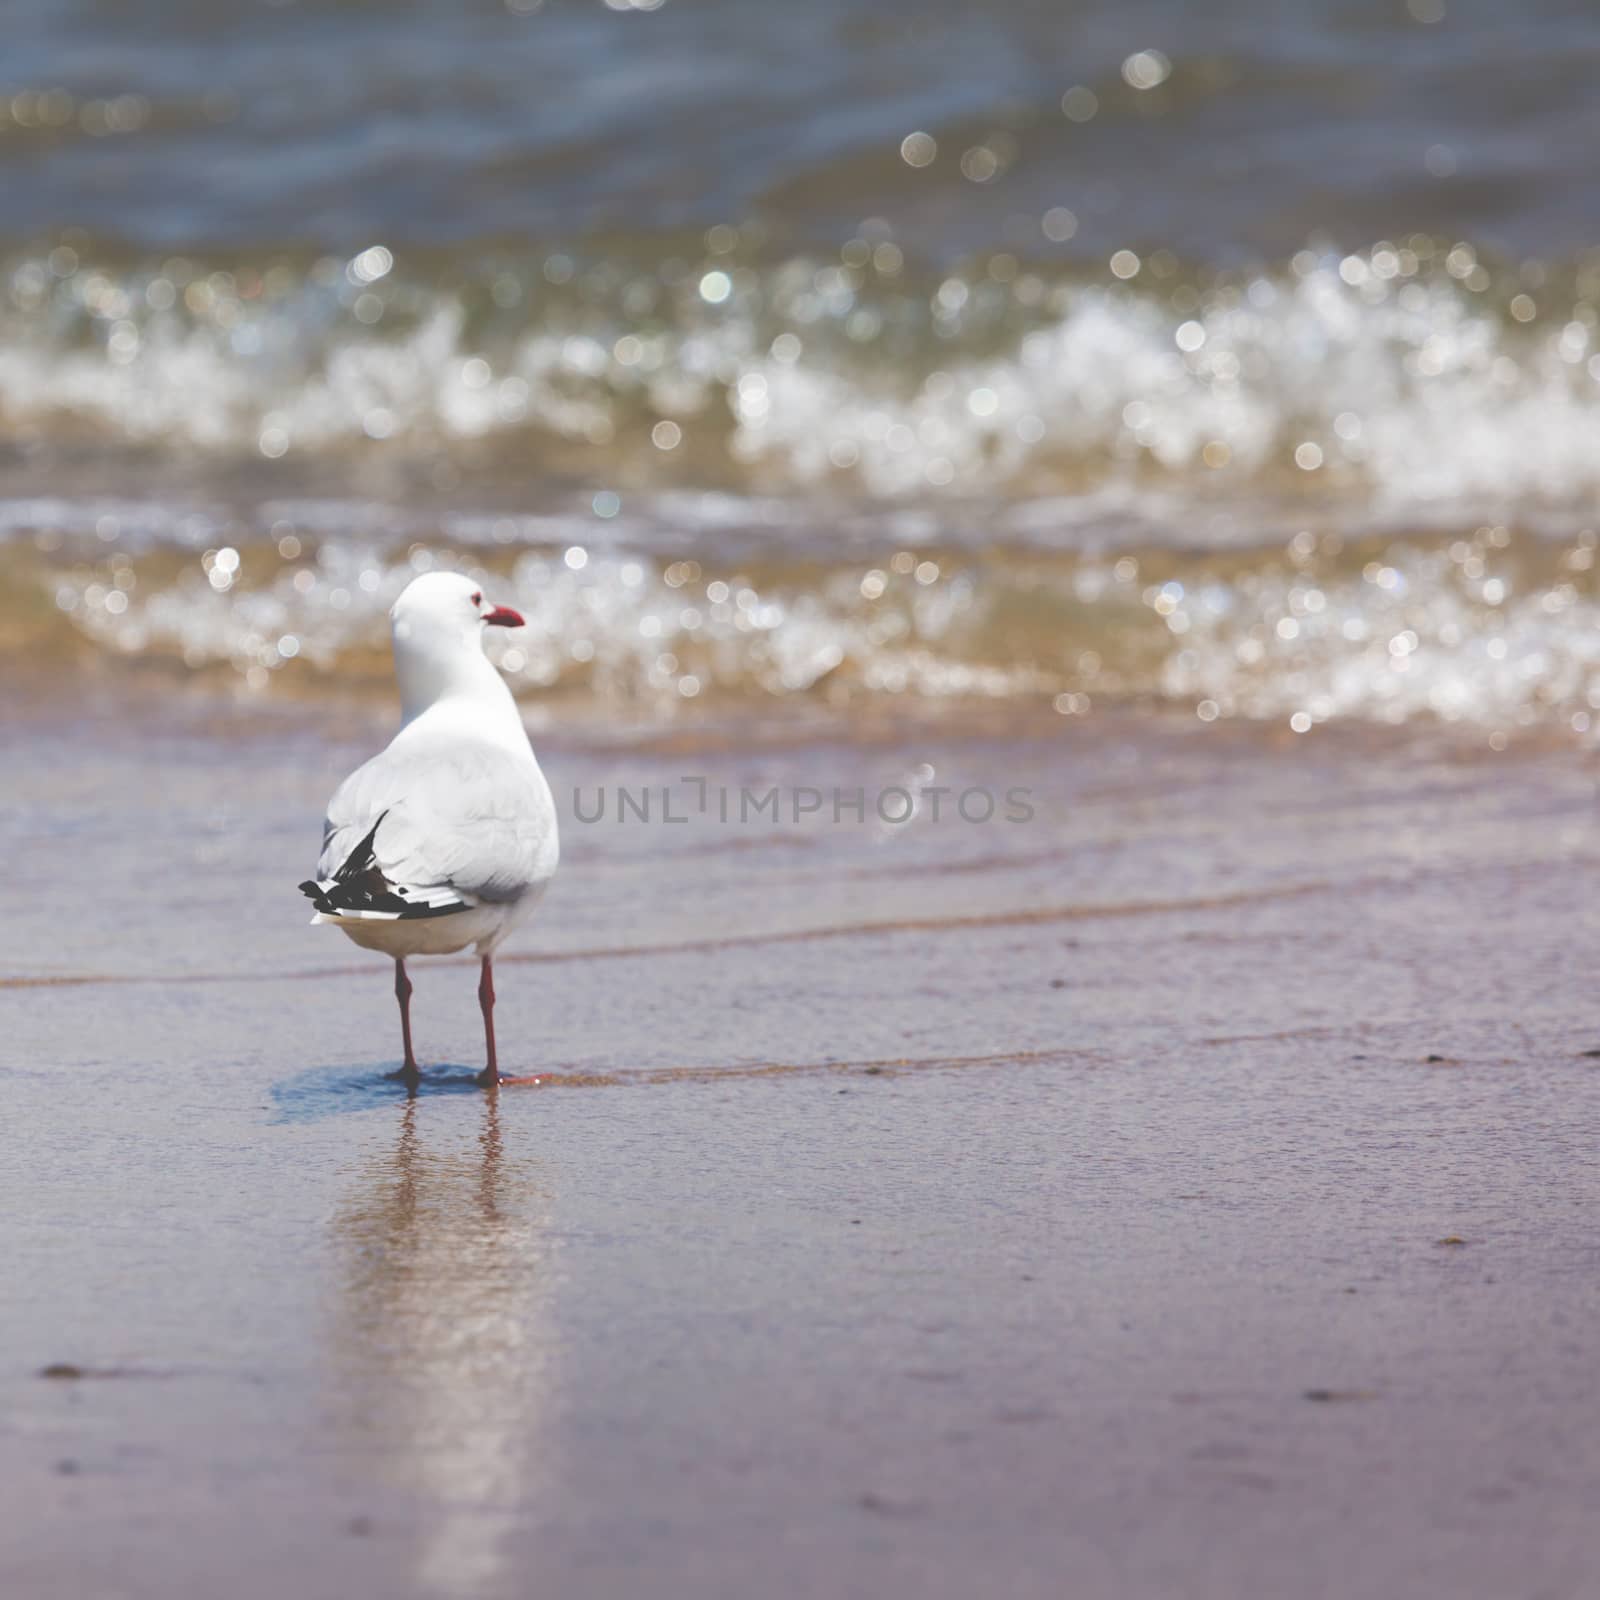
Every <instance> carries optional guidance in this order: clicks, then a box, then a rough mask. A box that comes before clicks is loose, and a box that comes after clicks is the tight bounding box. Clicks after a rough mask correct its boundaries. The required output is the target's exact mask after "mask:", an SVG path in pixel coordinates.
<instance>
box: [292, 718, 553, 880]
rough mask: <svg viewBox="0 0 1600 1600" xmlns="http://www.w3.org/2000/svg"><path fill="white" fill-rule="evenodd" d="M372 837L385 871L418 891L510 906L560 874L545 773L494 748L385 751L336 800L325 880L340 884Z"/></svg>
mask: <svg viewBox="0 0 1600 1600" xmlns="http://www.w3.org/2000/svg"><path fill="white" fill-rule="evenodd" d="M369 833H371V835H372V841H371V850H372V855H373V858H374V861H375V864H376V865H377V867H378V869H379V870H380V871H381V872H382V874H383V876H384V877H385V878H386V879H387V880H388V881H389V883H390V884H393V885H396V886H397V887H403V888H405V889H407V890H409V891H412V892H418V891H420V892H423V893H430V892H433V893H430V898H432V899H434V900H436V901H437V900H438V899H439V896H438V894H437V893H436V891H441V890H444V889H450V890H454V891H455V892H456V894H457V895H459V896H461V897H462V899H463V901H464V902H465V903H466V904H480V903H483V902H486V901H487V902H490V903H496V904H502V903H505V902H507V901H512V900H516V899H519V898H520V897H521V896H522V894H523V893H524V892H525V891H526V890H528V889H529V888H531V887H533V886H534V885H535V884H540V883H543V882H544V881H545V879H547V878H548V877H549V876H550V874H551V872H553V871H554V869H555V856H556V829H555V807H554V804H553V803H552V801H551V798H550V790H549V786H548V785H547V784H546V783H545V781H544V776H543V774H542V773H540V771H539V769H538V767H537V766H534V765H532V764H531V763H528V762H521V761H517V760H516V759H514V758H513V757H512V756H510V755H508V754H506V753H505V752H504V751H501V750H496V749H494V748H493V747H492V746H488V747H485V746H482V745H476V744H462V745H447V746H444V747H443V748H432V749H429V750H428V751H427V752H426V754H423V753H420V752H419V753H416V754H413V753H411V752H409V751H404V750H402V751H395V750H392V749H391V750H385V751H384V752H383V753H382V754H381V755H377V756H374V757H373V758H372V760H371V761H369V762H367V764H366V765H365V766H363V767H358V768H357V769H356V770H355V771H354V772H353V773H351V774H350V776H349V777H348V778H346V779H345V781H344V782H343V783H342V784H341V785H340V786H339V789H338V792H337V793H336V794H335V795H334V797H333V799H332V800H331V801H329V803H328V817H327V823H326V827H325V832H324V835H323V845H322V857H321V860H320V861H319V863H318V866H317V876H318V877H319V878H323V879H328V878H332V877H333V876H334V874H335V873H337V872H338V871H339V869H340V867H341V866H343V864H344V863H345V862H346V860H348V859H349V857H350V855H351V852H352V851H354V850H355V849H356V848H357V847H358V846H359V845H360V844H361V843H362V842H363V840H365V839H366V837H367V835H368V834H369Z"/></svg>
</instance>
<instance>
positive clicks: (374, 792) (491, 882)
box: [300, 572, 560, 1085]
mask: <svg viewBox="0 0 1600 1600" xmlns="http://www.w3.org/2000/svg"><path fill="white" fill-rule="evenodd" d="M389 623H390V632H391V634H392V635H393V639H394V668H395V677H396V679H397V680H398V682H399V686H400V707H401V714H402V721H401V726H400V731H399V732H398V733H397V734H396V735H395V736H394V738H393V739H392V740H391V741H390V744H389V747H388V749H386V750H385V751H383V753H382V754H381V755H376V756H374V757H373V758H372V759H371V760H370V761H369V762H367V763H366V765H365V766H361V767H357V768H356V770H355V771H354V772H352V773H351V774H350V776H349V777H348V778H346V779H345V780H344V782H343V783H341V784H340V785H339V788H338V790H337V791H336V792H335V794H334V797H333V799H332V800H330V801H329V802H328V816H327V821H326V822H325V823H324V825H323V835H322V857H321V859H320V860H319V861H318V862H317V875H316V877H315V878H314V879H308V880H307V881H306V882H304V883H302V884H301V885H300V889H301V892H302V893H304V894H307V895H309V896H310V897H311V901H312V903H313V904H314V905H315V906H316V908H317V910H316V915H315V916H313V917H312V919H311V920H312V921H313V922H331V923H334V924H336V925H337V926H338V927H340V928H342V929H343V930H344V932H345V933H347V934H348V935H349V936H350V937H351V938H352V939H354V940H355V942H356V943H357V944H359V945H363V946H365V947H366V948H367V949H369V950H381V951H383V952H384V954H385V955H390V956H393V957H394V993H395V998H396V999H397V1000H398V1001H399V1002H400V1033H401V1037H402V1039H403V1040H404V1042H405V1052H406V1059H405V1065H404V1066H403V1067H402V1068H401V1076H402V1077H403V1078H404V1079H405V1081H406V1082H407V1083H409V1084H413V1085H414V1084H415V1083H416V1081H417V1078H418V1072H417V1059H416V1056H415V1054H414V1053H413V1052H412V1048H411V980H410V979H409V978H408V977H407V976H406V957H407V956H417V955H429V956H437V955H450V954H452V953H453V952H455V951H457V950H464V949H466V947H467V946H468V945H469V944H470V945H474V946H476V948H477V952H478V955H479V957H480V958H481V962H482V972H481V976H480V978H479V981H478V1004H479V1005H480V1006H481V1008H482V1010H483V1035H484V1043H485V1045H486V1047H487V1051H488V1064H487V1065H486V1066H485V1067H484V1070H483V1072H482V1074H481V1075H480V1077H479V1080H478V1081H479V1082H480V1083H484V1084H494V1083H498V1082H499V1081H500V1072H499V1065H498V1062H497V1061H496V1058H495V1048H494V969H493V966H492V964H491V963H492V958H493V955H494V951H495V947H496V946H497V945H498V944H499V943H500V941H501V940H502V939H504V938H505V936H506V935H507V934H508V933H510V932H511V930H512V929H513V928H514V927H516V926H517V924H518V923H519V922H521V921H522V920H523V919H524V918H525V917H527V915H528V914H529V912H531V911H532V910H533V908H534V907H535V906H536V905H537V904H538V903H539V899H540V896H541V895H543V893H544V891H545V887H546V885H547V884H548V883H549V882H550V879H551V877H552V876H553V875H554V874H555V870H556V862H557V860H558V859H559V856H560V846H559V843H558V841H557V837H556V808H555V801H554V800H553V799H552V798H551V794H550V785H549V784H548V783H547V782H546V781H545V776H544V774H543V773H542V772H541V771H540V770H539V763H538V762H537V761H536V760H535V759H534V754H533V748H532V746H531V745H530V744H529V743H528V735H527V733H526V731H525V730H524V729H523V726H522V718H521V717H520V716H519V715H518V713H517V705H516V701H514V700H513V699H512V698H511V691H510V689H508V688H507V687H506V683H505V680H504V679H503V678H502V677H501V676H500V674H499V673H498V672H497V671H495V669H494V666H493V665H492V664H491V663H490V661H489V659H488V657H487V656H485V655H484V653H483V630H484V628H485V627H490V628H520V627H522V626H523V621H522V618H521V616H519V615H518V614H517V613H516V612H515V611H513V610H511V609H510V608H509V607H508V606H494V605H490V604H488V603H487V602H486V601H485V600H484V598H483V591H482V590H481V589H479V588H478V586H477V585H476V584H475V583H473V582H472V580H471V579H470V578H464V577H461V576H459V575H458V574H456V573H448V572H430V573H426V574H425V575H424V576H422V577H420V578H416V579H413V581H412V582H411V583H410V584H409V585H407V587H406V590H405V592H404V593H403V594H402V595H401V596H400V598H399V599H398V600H396V601H395V603H394V608H393V609H392V610H391V611H390V613H389Z"/></svg>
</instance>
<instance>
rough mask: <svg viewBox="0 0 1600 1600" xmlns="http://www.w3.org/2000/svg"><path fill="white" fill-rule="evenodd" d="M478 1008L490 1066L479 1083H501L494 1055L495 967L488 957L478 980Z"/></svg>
mask: <svg viewBox="0 0 1600 1600" xmlns="http://www.w3.org/2000/svg"><path fill="white" fill-rule="evenodd" d="M478 1007H479V1009H480V1010H481V1011H482V1012H483V1042H484V1046H485V1048H486V1049H487V1050H488V1053H489V1061H488V1065H487V1066H485V1067H484V1069H483V1071H482V1072H481V1073H479V1074H478V1081H479V1082H480V1083H483V1084H494V1083H499V1081H500V1063H499V1062H498V1061H497V1060H496V1059H495V1053H494V966H493V964H492V963H491V961H490V958H489V957H488V956H485V957H484V958H483V971H482V975H481V976H480V977H479V979H478Z"/></svg>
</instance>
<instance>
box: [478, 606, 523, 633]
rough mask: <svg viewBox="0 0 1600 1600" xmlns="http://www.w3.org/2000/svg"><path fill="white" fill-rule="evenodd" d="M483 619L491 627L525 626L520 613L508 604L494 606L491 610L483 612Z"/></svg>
mask: <svg viewBox="0 0 1600 1600" xmlns="http://www.w3.org/2000/svg"><path fill="white" fill-rule="evenodd" d="M483 620H484V621H485V622H486V623H488V625H489V626H490V627H491V628H525V627H526V626H527V624H526V623H525V622H524V621H523V620H522V613H521V612H520V611H513V610H512V609H511V607H510V606H496V607H495V608H494V610H493V611H488V612H485V613H484V618H483Z"/></svg>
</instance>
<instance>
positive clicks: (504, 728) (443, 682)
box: [395, 650, 532, 757]
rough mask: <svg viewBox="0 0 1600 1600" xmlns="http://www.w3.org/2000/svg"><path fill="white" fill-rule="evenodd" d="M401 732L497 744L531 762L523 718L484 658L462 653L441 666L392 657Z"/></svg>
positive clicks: (422, 659) (431, 660) (427, 660)
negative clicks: (478, 740)
mask: <svg viewBox="0 0 1600 1600" xmlns="http://www.w3.org/2000/svg"><path fill="white" fill-rule="evenodd" d="M395 677H396V678H397V679H398V681H399V684H400V731H401V732H402V733H409V734H411V735H412V737H416V736H417V735H418V734H422V733H424V732H428V733H432V732H434V731H437V732H439V733H440V734H449V735H451V736H454V737H457V738H459V737H462V736H467V737H471V738H477V739H482V740H484V741H486V742H488V743H491V744H497V745H500V746H502V747H503V748H504V749H506V750H509V751H510V752H511V753H512V754H514V755H526V756H529V757H531V756H532V751H531V749H530V747H529V745H528V735H527V731H526V730H525V729H524V728H523V726H522V714H521V713H520V712H519V711H518V710H517V702H516V701H515V700H514V699H513V698H512V695H511V690H510V689H509V688H508V687H507V686H506V681H505V679H504V678H502V677H501V676H500V674H499V673H498V672H496V671H495V669H494V666H493V665H492V664H491V663H490V661H489V659H488V657H487V656H485V655H483V654H481V653H480V652H479V651H477V650H471V651H463V652H460V653H459V654H455V655H452V656H451V657H450V658H448V659H446V660H441V659H439V658H438V657H422V656H407V657H400V656H398V655H397V656H396V659H395Z"/></svg>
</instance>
